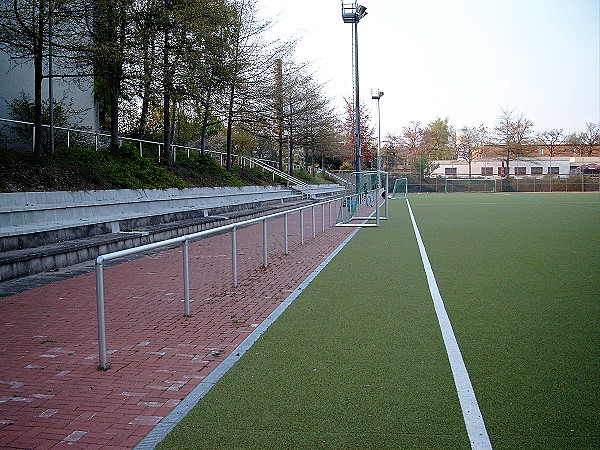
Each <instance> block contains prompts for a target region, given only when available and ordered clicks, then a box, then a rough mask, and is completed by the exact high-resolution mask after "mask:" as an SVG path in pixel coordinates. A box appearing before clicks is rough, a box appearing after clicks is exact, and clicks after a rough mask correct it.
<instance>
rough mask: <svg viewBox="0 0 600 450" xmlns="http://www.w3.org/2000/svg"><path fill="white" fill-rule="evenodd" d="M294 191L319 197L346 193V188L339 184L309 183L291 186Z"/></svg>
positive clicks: (311, 196)
mask: <svg viewBox="0 0 600 450" xmlns="http://www.w3.org/2000/svg"><path fill="white" fill-rule="evenodd" d="M291 188H292V189H293V190H294V191H297V192H301V193H302V194H303V195H305V196H306V197H307V198H312V199H319V198H325V197H331V196H334V195H344V192H345V188H344V186H341V185H339V184H309V185H304V186H302V185H298V186H292V187H291Z"/></svg>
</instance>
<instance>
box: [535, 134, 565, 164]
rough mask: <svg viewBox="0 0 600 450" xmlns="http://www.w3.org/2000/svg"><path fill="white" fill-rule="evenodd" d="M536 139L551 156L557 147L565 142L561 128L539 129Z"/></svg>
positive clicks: (551, 156)
mask: <svg viewBox="0 0 600 450" xmlns="http://www.w3.org/2000/svg"><path fill="white" fill-rule="evenodd" d="M536 139H537V140H538V141H539V142H540V143H541V144H542V145H543V146H544V147H546V149H547V150H548V155H549V156H550V158H553V157H554V155H555V153H556V151H557V149H558V148H559V147H560V146H561V145H563V144H564V143H565V135H564V133H563V129H562V128H560V129H553V130H546V131H541V132H539V133H537V134H536Z"/></svg>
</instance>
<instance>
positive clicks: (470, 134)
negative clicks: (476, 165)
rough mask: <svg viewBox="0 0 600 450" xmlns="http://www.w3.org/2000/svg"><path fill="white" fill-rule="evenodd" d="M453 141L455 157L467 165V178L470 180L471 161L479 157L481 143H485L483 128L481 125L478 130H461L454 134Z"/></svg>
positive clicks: (467, 128) (465, 128)
mask: <svg viewBox="0 0 600 450" xmlns="http://www.w3.org/2000/svg"><path fill="white" fill-rule="evenodd" d="M453 140H454V146H455V149H456V156H457V157H458V158H459V159H463V160H464V161H466V162H467V164H468V165H469V178H471V176H472V170H471V168H472V164H473V161H474V160H475V158H477V157H478V156H479V151H480V149H481V147H482V143H483V142H485V128H484V127H483V125H482V126H480V127H479V128H477V127H464V128H461V129H460V130H458V131H457V132H455V134H454V137H453Z"/></svg>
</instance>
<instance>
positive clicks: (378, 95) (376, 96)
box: [371, 89, 383, 100]
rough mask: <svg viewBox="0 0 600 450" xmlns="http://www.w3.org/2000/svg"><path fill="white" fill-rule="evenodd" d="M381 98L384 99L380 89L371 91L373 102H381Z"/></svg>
mask: <svg viewBox="0 0 600 450" xmlns="http://www.w3.org/2000/svg"><path fill="white" fill-rule="evenodd" d="M381 97H383V92H381V91H380V90H379V89H371V98H372V99H373V100H379V99H380V98H381Z"/></svg>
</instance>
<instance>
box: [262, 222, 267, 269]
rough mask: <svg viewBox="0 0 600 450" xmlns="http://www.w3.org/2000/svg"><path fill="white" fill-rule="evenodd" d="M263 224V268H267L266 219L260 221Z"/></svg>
mask: <svg viewBox="0 0 600 450" xmlns="http://www.w3.org/2000/svg"><path fill="white" fill-rule="evenodd" d="M262 223H263V267H267V263H268V260H267V219H264V220H263V221H262Z"/></svg>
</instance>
